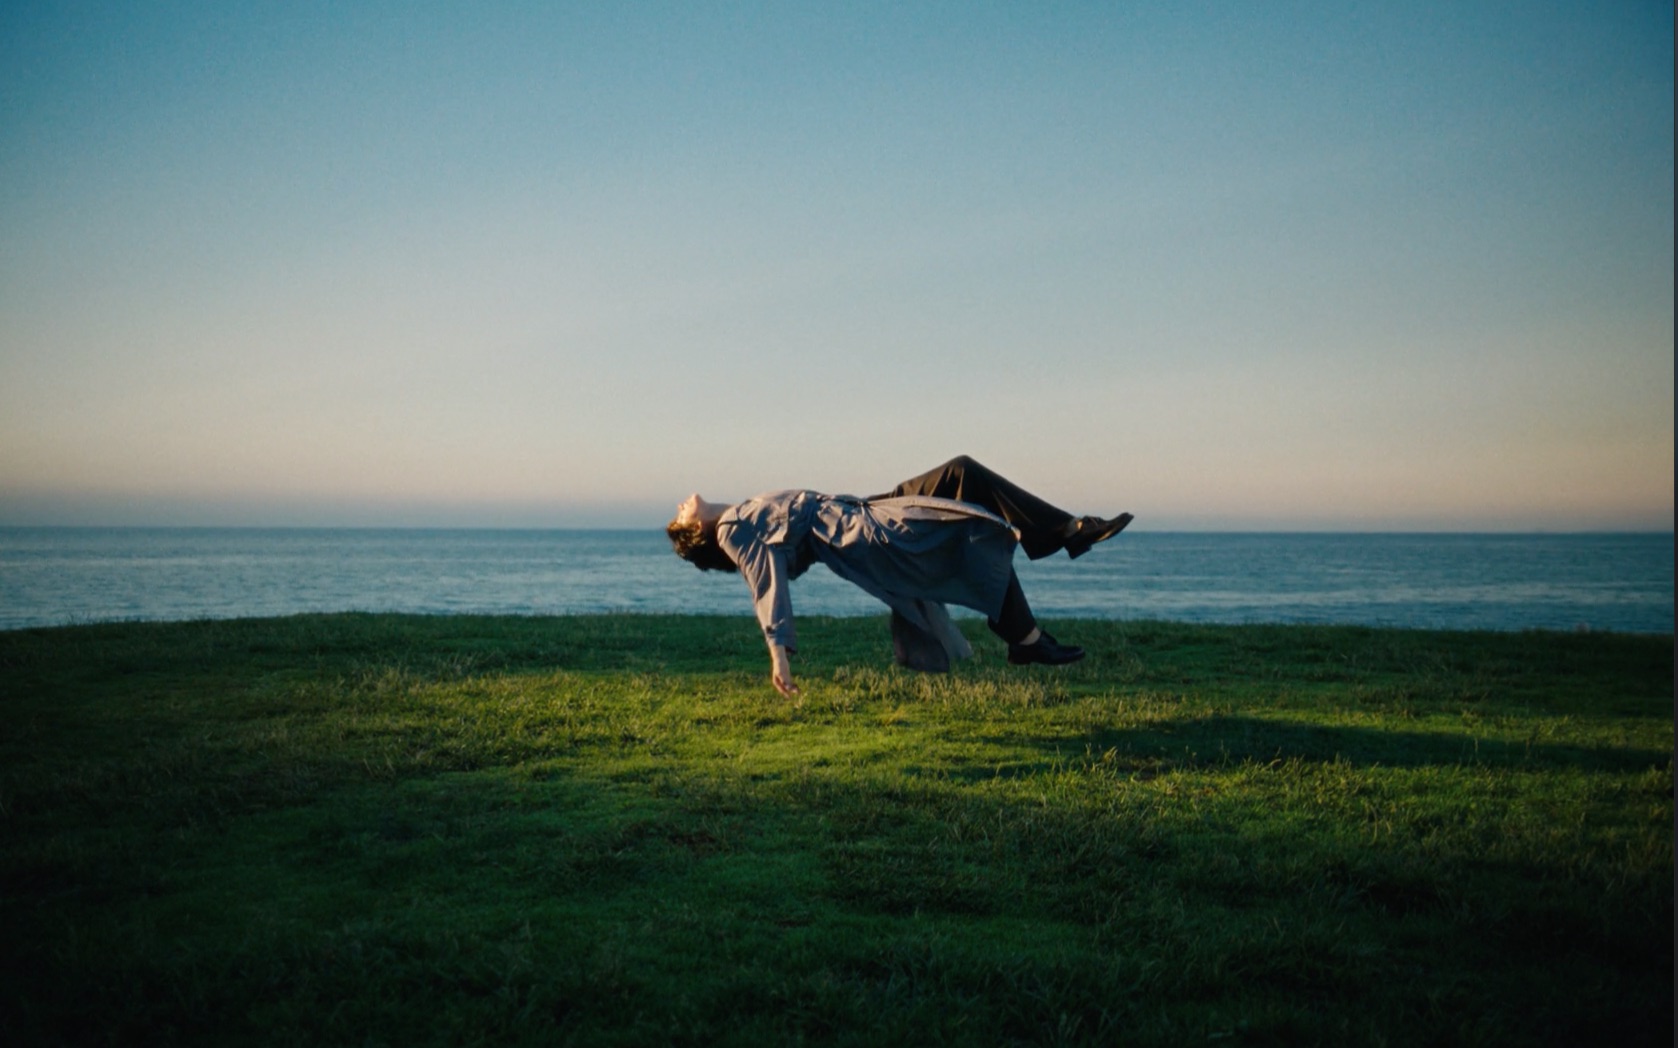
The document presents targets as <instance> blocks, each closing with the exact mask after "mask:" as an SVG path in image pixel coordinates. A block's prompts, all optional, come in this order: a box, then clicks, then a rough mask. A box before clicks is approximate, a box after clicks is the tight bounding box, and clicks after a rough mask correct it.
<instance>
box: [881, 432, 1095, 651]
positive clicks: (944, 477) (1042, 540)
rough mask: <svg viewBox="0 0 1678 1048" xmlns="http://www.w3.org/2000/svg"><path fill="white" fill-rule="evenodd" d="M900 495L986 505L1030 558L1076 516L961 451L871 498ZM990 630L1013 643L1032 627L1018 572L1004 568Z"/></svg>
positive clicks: (1060, 540)
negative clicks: (1005, 586) (1005, 580)
mask: <svg viewBox="0 0 1678 1048" xmlns="http://www.w3.org/2000/svg"><path fill="white" fill-rule="evenodd" d="M904 495H932V496H934V497H937V498H943V499H956V500H958V501H961V502H970V503H972V504H973V505H975V506H978V507H980V508H981V509H987V510H990V511H991V512H992V513H994V514H996V515H997V516H999V517H1001V518H1002V519H1003V520H1005V521H1007V522H1008V523H1009V524H1011V525H1012V526H1013V527H1014V528H1015V530H1017V531H1018V532H1019V533H1020V548H1021V549H1023V550H1025V555H1026V556H1027V557H1029V558H1031V559H1032V560H1041V559H1042V558H1044V557H1047V556H1049V555H1050V554H1051V553H1056V552H1059V551H1060V550H1061V549H1063V548H1064V547H1065V546H1066V539H1067V526H1068V525H1069V524H1071V523H1072V521H1073V520H1074V519H1076V518H1074V517H1073V516H1072V514H1070V513H1068V512H1066V511H1065V510H1063V509H1061V508H1060V507H1058V506H1053V505H1050V504H1049V503H1047V502H1045V501H1043V500H1042V499H1040V498H1038V497H1037V496H1036V495H1033V494H1032V493H1031V492H1029V491H1027V490H1025V489H1024V488H1022V487H1020V486H1019V485H1018V484H1015V483H1014V482H1013V481H1011V480H1009V479H1008V478H1007V477H1004V476H1002V475H1001V474H1000V473H997V472H995V471H993V470H990V469H987V468H986V467H985V466H984V465H982V464H981V463H979V462H977V461H975V460H973V459H972V458H970V457H968V456H966V455H959V456H957V457H955V458H953V459H951V460H950V461H948V462H946V463H944V464H943V465H942V466H939V467H937V468H936V469H931V470H928V471H927V472H925V473H922V474H921V475H920V476H918V477H910V478H909V479H908V480H906V481H904V482H903V483H901V484H899V485H898V486H897V487H895V488H893V489H891V490H890V491H889V492H886V493H885V494H883V495H875V496H873V497H874V498H876V499H889V498H901V497H902V496H904ZM988 625H989V626H990V628H991V632H992V633H995V634H996V635H997V636H999V637H1001V638H1002V639H1003V640H1005V641H1007V642H1008V643H1010V644H1018V643H1019V642H1020V641H1022V640H1024V639H1025V638H1026V637H1027V636H1029V635H1030V633H1031V631H1032V630H1034V629H1036V628H1037V619H1036V617H1035V616H1034V615H1032V613H1031V605H1030V604H1028V603H1026V599H1025V590H1023V589H1021V588H1020V578H1019V576H1018V575H1015V574H1014V573H1013V572H1009V573H1008V592H1007V595H1006V596H1004V597H1003V598H1002V611H1001V612H1000V613H999V614H998V615H997V617H996V618H994V619H990V620H989V621H988Z"/></svg>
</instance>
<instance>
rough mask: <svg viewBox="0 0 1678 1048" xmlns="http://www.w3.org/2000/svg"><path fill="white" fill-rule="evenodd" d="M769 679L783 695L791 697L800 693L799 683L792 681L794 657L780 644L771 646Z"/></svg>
mask: <svg viewBox="0 0 1678 1048" xmlns="http://www.w3.org/2000/svg"><path fill="white" fill-rule="evenodd" d="M769 679H770V681H771V682H773V683H774V685H775V690H776V691H778V692H780V693H781V694H782V695H785V696H787V697H788V698H791V697H792V696H794V695H797V694H798V685H796V684H794V683H793V682H792V659H791V658H790V657H789V655H788V653H787V649H785V648H783V647H781V646H780V645H778V644H771V645H770V646H769Z"/></svg>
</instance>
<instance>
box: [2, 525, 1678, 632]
mask: <svg viewBox="0 0 1678 1048" xmlns="http://www.w3.org/2000/svg"><path fill="white" fill-rule="evenodd" d="M1015 563H1016V566H1017V567H1018V570H1019V573H1020V578H1021V580H1022V582H1023V583H1024V586H1025V590H1026V594H1027V596H1028V598H1029V599H1030V601H1031V603H1032V606H1033V607H1034V609H1035V610H1036V611H1037V613H1038V615H1039V616H1040V617H1043V618H1074V617H1076V618H1102V619H1166V620H1175V621H1182V622H1225V623H1253V622H1269V623H1327V624H1349V625H1365V626H1397V627H1409V628H1426V629H1465V630H1523V629H1553V630H1574V629H1591V630H1609V631H1618V632H1635V633H1671V632H1672V630H1673V536H1672V535H1671V534H1581V535H1573V534H1567V535H1506V534H1469V535H1446V534H1220V533H1154V532H1147V531H1137V532H1126V533H1125V534H1123V535H1121V536H1119V537H1118V538H1117V539H1115V540H1114V541H1112V542H1108V543H1105V544H1103V545H1101V546H1097V547H1096V548H1095V549H1094V550H1092V551H1091V552H1090V553H1089V554H1088V555H1086V556H1084V557H1083V558H1081V559H1079V560H1077V561H1069V560H1068V559H1067V558H1066V557H1064V556H1055V557H1052V558H1049V559H1047V560H1042V561H1028V560H1026V558H1025V556H1024V555H1023V554H1018V555H1016V557H1015ZM793 602H794V607H795V609H796V612H797V613H798V614H800V615H870V614H880V613H883V612H884V610H885V609H884V608H883V606H881V605H880V604H879V603H877V602H876V601H874V600H873V599H872V598H870V597H868V596H867V595H866V594H863V593H862V592H861V591H859V590H856V589H854V588H853V587H851V586H849V585H848V584H846V583H844V582H841V581H840V580H839V579H837V578H835V577H834V576H832V575H830V574H828V573H827V572H826V570H825V569H823V568H821V567H819V566H818V567H816V568H813V569H811V570H810V572H809V573H808V574H806V575H805V576H804V577H803V578H801V579H799V580H798V581H797V582H796V583H794V585H793ZM331 611H400V612H418V613H424V614H531V615H550V614H570V613H592V612H661V613H664V612H677V613H705V614H712V613H721V614H736V615H748V614H750V612H751V605H750V602H749V600H748V598H747V594H746V591H745V587H744V586H743V585H742V584H741V582H740V580H739V579H738V578H737V577H735V576H731V575H723V574H718V573H714V572H707V573H702V572H699V571H697V570H695V569H694V568H692V567H691V566H689V565H687V564H685V563H683V562H682V561H680V560H678V559H677V558H676V557H675V556H673V555H672V554H671V552H670V547H669V543H668V542H667V541H666V540H665V538H664V535H663V534H662V533H661V532H658V531H582V530H559V531H501V530H420V529H389V530H385V529H342V530H337V529H255V528H0V629H18V628H24V627H32V626H51V625H62V624H68V623H80V622H104V621H119V620H187V619H204V618H211V619H221V618H244V617H251V616H269V615H288V614H294V613H299V612H331Z"/></svg>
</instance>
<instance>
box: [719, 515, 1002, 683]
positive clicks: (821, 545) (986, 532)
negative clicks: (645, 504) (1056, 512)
mask: <svg viewBox="0 0 1678 1048" xmlns="http://www.w3.org/2000/svg"><path fill="white" fill-rule="evenodd" d="M1016 541H1017V537H1016V536H1015V534H1014V531H1013V529H1012V528H1010V527H1009V526H1008V524H1007V522H1006V521H1004V520H1003V519H1002V518H1000V517H997V516H995V515H993V514H991V513H989V512H987V511H986V510H983V509H980V508H979V507H978V506H974V505H971V504H969V503H966V502H957V501H955V500H953V499H941V498H932V497H930V496H924V495H915V496H908V497H904V498H894V499H880V500H877V501H864V500H862V499H858V498H853V497H851V496H848V495H839V496H833V495H823V494H821V493H819V492H815V491H776V492H771V493H769V494H765V495H759V496H757V497H756V498H753V499H747V500H746V501H745V502H742V503H740V504H739V505H737V506H732V507H730V508H729V509H728V510H727V511H725V512H724V513H723V515H722V519H721V520H719V521H718V522H717V542H718V544H719V545H721V546H722V548H723V549H724V550H725V551H726V552H727V553H728V555H729V556H730V557H732V558H733V559H734V562H735V563H736V564H738V565H739V567H740V576H741V578H743V579H745V580H746V586H747V588H749V589H750V590H751V594H752V607H753V609H754V610H755V611H756V613H757V620H758V623H759V624H760V625H761V626H762V627H763V633H764V636H765V638H767V639H768V640H769V641H770V642H771V643H773V644H779V645H781V646H783V647H785V648H786V649H787V650H789V651H796V650H797V647H798V633H797V629H796V627H795V626H794V624H793V617H792V596H791V593H790V592H789V588H788V583H790V582H791V581H792V580H793V579H795V578H797V577H798V576H799V575H802V574H803V573H804V572H805V571H806V570H808V568H809V567H810V565H811V564H813V563H815V562H816V561H818V560H819V561H821V562H822V563H823V564H826V565H827V566H828V568H829V569H830V570H832V571H833V573H834V574H836V575H838V576H839V577H840V578H842V579H845V580H847V581H849V582H852V583H854V584H855V585H857V586H859V587H861V588H862V589H863V590H865V591H866V592H868V593H870V594H873V595H874V596H875V597H877V598H879V599H880V600H881V601H883V602H884V603H885V604H886V605H887V606H888V607H890V608H891V610H892V626H893V629H892V635H893V640H894V641H895V642H896V646H897V656H898V661H899V662H903V663H905V664H906V665H911V666H914V667H915V668H917V669H943V668H947V667H948V665H949V659H950V658H952V657H953V658H964V657H966V656H967V655H970V654H971V653H972V649H971V648H969V647H968V646H967V642H966V640H965V639H963V638H962V636H961V634H960V633H959V632H958V631H957V630H956V629H955V627H954V625H953V624H952V623H951V622H950V620H949V615H948V612H947V611H946V610H945V608H944V604H946V603H948V604H960V605H962V606H964V607H968V608H972V609H974V610H975V611H979V612H983V613H984V614H985V615H987V616H989V617H991V618H995V617H997V615H998V614H999V613H1000V612H1001V609H1002V600H1003V596H1004V595H1005V594H1006V593H1007V590H1008V581H1009V579H1010V578H1011V576H1012V574H1013V559H1014V546H1015V543H1016ZM934 649H936V650H934Z"/></svg>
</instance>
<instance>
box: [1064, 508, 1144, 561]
mask: <svg viewBox="0 0 1678 1048" xmlns="http://www.w3.org/2000/svg"><path fill="white" fill-rule="evenodd" d="M1135 519H1136V518H1135V517H1133V516H1131V515H1130V514H1129V513H1120V514H1119V515H1118V516H1116V517H1114V518H1113V519H1112V520H1104V519H1103V518H1101V517H1079V518H1078V519H1077V520H1075V521H1073V522H1072V523H1071V524H1070V525H1068V530H1069V531H1070V532H1071V537H1069V538H1068V539H1067V540H1066V555H1067V556H1068V557H1071V558H1072V559H1073V560H1076V559H1078V558H1079V557H1081V556H1083V555H1084V554H1086V553H1088V552H1089V551H1090V547H1091V546H1093V545H1095V544H1096V543H1097V542H1106V541H1107V540H1108V539H1110V538H1112V537H1113V536H1114V535H1117V534H1118V533H1119V532H1121V531H1123V530H1124V529H1125V525H1126V524H1129V523H1130V522H1131V521H1133V520H1135Z"/></svg>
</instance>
